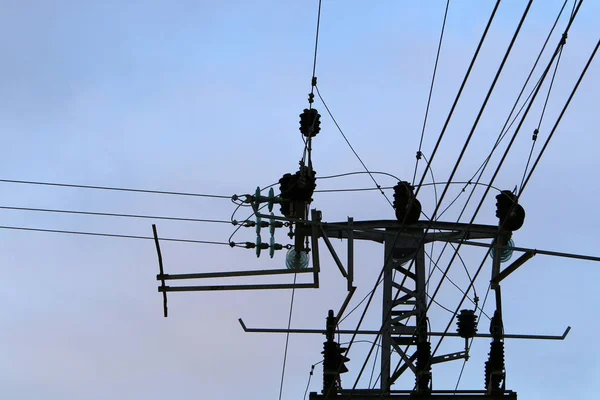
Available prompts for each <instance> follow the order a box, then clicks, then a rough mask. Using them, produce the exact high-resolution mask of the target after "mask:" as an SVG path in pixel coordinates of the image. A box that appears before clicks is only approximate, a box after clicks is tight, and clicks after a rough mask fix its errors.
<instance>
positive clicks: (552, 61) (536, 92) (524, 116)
mask: <svg viewBox="0 0 600 400" xmlns="http://www.w3.org/2000/svg"><path fill="white" fill-rule="evenodd" d="M582 2H583V0H580V1H579V3H578V4H577V7H576V9H575V11H574V13H573V16H572V17H571V18H570V20H569V23H568V24H567V27H566V28H565V32H564V33H563V36H562V38H561V41H560V42H559V44H558V46H557V48H556V50H555V51H554V54H553V56H552V59H551V60H550V62H549V63H548V66H547V67H546V69H545V70H544V73H543V75H542V78H545V77H546V76H547V74H548V72H549V70H550V68H551V66H552V65H553V63H554V59H555V58H556V56H557V55H558V52H559V51H560V49H561V48H562V46H564V44H565V43H566V40H565V39H566V36H567V34H568V31H569V29H570V27H571V25H572V23H573V21H574V20H575V16H576V15H577V13H578V11H579V8H580V7H581V4H582ZM598 44H600V41H599V42H598ZM598 44H597V45H596V47H595V49H594V52H593V53H592V55H591V56H590V59H589V60H588V63H587V64H586V67H585V68H584V70H583V72H582V74H581V75H580V77H579V79H578V81H577V84H576V85H575V87H574V89H573V91H572V92H571V95H570V96H569V99H568V100H567V103H566V104H565V107H564V108H563V110H562V112H561V115H559V117H558V119H557V123H556V124H555V126H554V129H555V128H556V127H557V126H558V122H560V119H561V118H562V115H564V112H565V111H566V108H567V107H568V104H569V103H570V100H571V99H572V97H573V95H574V93H575V92H576V90H577V88H578V86H579V83H580V82H581V80H582V79H583V76H584V75H585V72H586V71H587V68H588V67H589V65H590V63H591V61H592V59H593V57H594V56H595V53H596V50H597V49H598ZM540 88H541V85H539V86H538V87H537V89H536V91H535V93H534V95H533V96H532V99H531V101H530V103H529V105H528V107H527V109H526V110H525V113H524V115H523V116H522V118H521V121H520V123H519V125H518V126H517V128H516V130H515V133H514V134H513V136H512V138H511V141H510V142H509V145H508V146H507V148H506V150H505V152H504V155H503V156H502V159H501V160H500V162H499V164H498V166H497V168H496V171H495V172H494V174H493V176H492V178H491V179H490V184H493V182H494V180H495V179H496V177H497V175H498V173H499V171H500V168H501V167H502V164H503V163H504V160H505V159H506V156H507V155H508V152H509V151H510V148H511V147H512V144H513V143H514V141H515V139H516V136H517V134H518V132H519V131H520V128H521V126H522V125H523V122H524V120H525V118H526V117H527V114H528V113H529V110H530V109H531V106H532V105H533V102H534V100H535V98H536V97H537V94H538V93H539V90H540ZM547 143H548V140H547V141H546V144H547ZM538 160H539V158H538V159H537V160H536V161H538ZM534 169H535V164H534V166H533V167H532V171H533V170H534ZM530 176H531V175H530ZM526 183H527V181H526V182H525V184H526ZM488 192H489V189H486V191H485V193H484V194H483V197H482V199H481V201H480V202H479V205H478V206H477V208H476V210H475V213H474V215H473V217H472V218H471V222H470V224H472V223H473V221H474V219H475V217H476V216H477V214H478V212H479V210H480V209H481V206H482V205H483V202H484V200H485V197H486V196H487V194H488ZM519 196H520V194H519ZM519 196H517V198H518V197H519ZM495 242H496V238H495V239H494V240H493V242H492V246H493V245H494V243H495ZM461 244H462V243H459V244H458V247H459V248H460V246H461ZM491 249H492V247H491V246H490V248H488V250H487V252H486V255H485V256H484V258H483V261H482V262H481V264H480V266H479V268H478V269H477V271H476V273H475V274H474V276H473V281H472V282H471V283H470V284H469V287H468V288H467V291H468V290H470V287H471V286H472V285H473V284H474V282H475V279H477V276H478V275H479V273H480V272H481V270H482V268H483V266H484V264H485V260H486V259H487V257H488V256H489V254H490V252H491ZM451 263H452V261H451V262H450V264H449V266H448V268H447V269H449V267H450V266H451ZM441 283H442V282H440V284H441ZM440 284H439V285H438V289H439V287H440V286H441V285H440ZM436 293H437V289H436V292H434V297H435V294H436ZM464 300H465V296H463V298H462V299H461V301H460V303H459V305H458V307H457V309H456V312H458V309H460V307H461V306H462V303H463V302H464ZM451 323H452V320H450V322H449V323H448V325H447V326H446V329H445V330H444V333H443V334H442V336H441V337H440V339H439V341H438V343H437V345H436V347H435V349H434V350H433V353H432V357H433V355H435V353H436V351H437V350H438V349H439V347H440V345H441V343H442V341H443V339H444V338H445V337H446V334H447V332H448V329H449V328H450V325H451Z"/></svg>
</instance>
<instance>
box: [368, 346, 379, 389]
mask: <svg viewBox="0 0 600 400" xmlns="http://www.w3.org/2000/svg"><path fill="white" fill-rule="evenodd" d="M373 343H377V342H373ZM380 348H381V346H377V349H376V350H375V358H373V367H372V368H371V377H370V378H369V386H368V387H371V382H372V381H373V375H375V365H377V355H378V354H379V349H380ZM375 384H377V381H375Z"/></svg>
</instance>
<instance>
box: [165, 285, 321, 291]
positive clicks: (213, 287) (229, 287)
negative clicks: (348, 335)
mask: <svg viewBox="0 0 600 400" xmlns="http://www.w3.org/2000/svg"><path fill="white" fill-rule="evenodd" d="M316 287H317V285H316V284H314V283H295V284H294V283H283V284H268V285H211V286H165V287H162V286H159V287H158V291H159V292H209V291H215V290H260V289H315V288H316Z"/></svg>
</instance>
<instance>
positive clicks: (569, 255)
mask: <svg viewBox="0 0 600 400" xmlns="http://www.w3.org/2000/svg"><path fill="white" fill-rule="evenodd" d="M448 242H451V243H462V244H465V245H468V246H476V247H485V248H488V249H489V248H490V247H491V245H490V244H488V243H479V242H467V241H461V240H449V241H448ZM498 249H499V250H514V251H522V252H526V253H533V254H534V255H536V254H541V255H544V256H554V257H564V258H575V259H578V260H587V261H600V257H597V256H588V255H585V254H574V253H561V252H559V251H549V250H539V249H528V248H527V247H514V246H512V247H511V246H500V247H498Z"/></svg>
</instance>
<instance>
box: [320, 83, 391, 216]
mask: <svg viewBox="0 0 600 400" xmlns="http://www.w3.org/2000/svg"><path fill="white" fill-rule="evenodd" d="M315 89H316V90H317V96H319V99H320V100H321V103H323V106H324V107H325V110H327V113H328V114H329V117H330V118H331V120H332V121H333V123H334V124H335V126H336V127H337V129H338V131H339V132H340V134H341V135H342V137H343V138H344V140H345V141H346V143H347V144H348V147H350V150H352V153H354V155H355V156H356V158H357V159H358V161H359V162H360V164H361V165H362V166H363V168H364V169H365V171H366V172H367V173H368V174H369V176H370V177H371V180H372V181H373V183H375V186H376V187H378V188H379V191H380V192H381V194H382V195H383V197H385V199H386V200H387V202H388V203H389V205H390V207H392V208H393V207H394V205H393V204H392V202H391V201H390V199H389V198H388V197H387V195H386V194H385V193H384V192H383V190H381V186H380V185H379V184H378V183H377V180H376V179H375V177H374V176H373V174H372V173H371V171H369V168H367V166H366V165H365V163H364V161H363V160H362V158H360V156H359V155H358V153H357V152H356V150H354V147H353V146H352V144H350V141H349V140H348V138H347V137H346V135H345V134H344V131H343V130H342V128H341V127H340V125H339V124H338V122H337V120H336V119H335V117H334V116H333V114H332V113H331V110H330V109H329V107H328V106H327V103H325V100H324V99H323V96H322V95H321V92H320V91H319V87H318V86H316V85H315Z"/></svg>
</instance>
